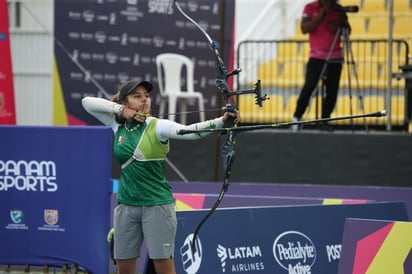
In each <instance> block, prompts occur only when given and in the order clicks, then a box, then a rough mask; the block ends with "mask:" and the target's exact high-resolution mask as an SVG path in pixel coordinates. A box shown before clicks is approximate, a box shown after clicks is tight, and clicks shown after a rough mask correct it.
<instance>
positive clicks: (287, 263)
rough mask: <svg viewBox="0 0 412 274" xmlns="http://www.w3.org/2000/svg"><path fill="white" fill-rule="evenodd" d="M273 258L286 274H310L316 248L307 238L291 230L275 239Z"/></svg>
mask: <svg viewBox="0 0 412 274" xmlns="http://www.w3.org/2000/svg"><path fill="white" fill-rule="evenodd" d="M273 256H274V257H275V260H276V262H277V263H278V264H279V265H280V266H281V267H282V268H283V269H285V270H287V271H288V274H310V273H312V266H313V264H314V263H315V261H316V248H315V245H314V244H313V242H312V240H311V239H310V238H309V237H308V236H306V235H305V234H303V233H301V232H299V231H292V230H291V231H286V232H284V233H282V234H280V235H279V236H278V237H277V238H276V239H275V241H274V243H273Z"/></svg>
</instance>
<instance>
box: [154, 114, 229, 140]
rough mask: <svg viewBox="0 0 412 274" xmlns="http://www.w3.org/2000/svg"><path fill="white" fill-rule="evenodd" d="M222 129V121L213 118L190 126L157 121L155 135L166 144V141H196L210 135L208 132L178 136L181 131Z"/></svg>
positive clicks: (168, 121)
mask: <svg viewBox="0 0 412 274" xmlns="http://www.w3.org/2000/svg"><path fill="white" fill-rule="evenodd" d="M221 127H223V119H222V117H220V118H215V119H213V120H207V121H204V122H200V123H195V124H191V125H187V126H186V125H182V124H179V123H176V122H173V121H170V120H165V119H159V121H158V122H157V134H158V137H159V139H160V141H162V142H166V141H167V140H168V139H179V140H197V139H200V138H203V137H205V136H207V135H209V134H210V132H202V133H190V134H185V135H179V134H178V132H179V131H180V130H181V129H185V130H200V129H209V128H221Z"/></svg>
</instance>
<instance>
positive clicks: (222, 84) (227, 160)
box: [173, 0, 240, 252]
mask: <svg viewBox="0 0 412 274" xmlns="http://www.w3.org/2000/svg"><path fill="white" fill-rule="evenodd" d="M173 2H174V5H175V6H176V8H177V10H178V11H179V12H180V13H181V14H182V15H183V16H184V17H185V18H186V19H187V20H189V21H190V22H192V23H193V24H194V25H195V26H196V27H197V28H198V29H199V30H200V31H201V32H202V33H203V35H204V36H205V38H206V39H207V41H208V42H209V46H210V49H211V50H212V52H213V53H214V55H215V59H216V60H215V61H216V63H215V68H216V87H217V88H218V89H219V91H220V92H221V94H222V97H223V101H224V103H225V105H226V106H225V111H230V112H237V106H236V104H235V102H234V100H233V98H232V95H231V94H230V90H229V88H228V85H227V79H228V78H229V77H230V76H232V75H235V74H237V73H239V72H240V70H234V71H232V72H231V73H228V72H227V69H226V66H225V64H224V62H223V60H222V58H221V56H220V53H219V47H218V44H217V43H216V42H215V41H213V40H212V38H211V37H210V36H209V34H208V33H207V32H206V31H205V30H204V29H203V28H202V27H201V26H200V25H199V24H198V23H197V22H196V21H195V20H193V19H192V18H191V17H190V16H189V15H188V14H187V13H185V12H184V11H183V9H182V8H181V7H180V5H179V4H178V3H177V1H176V0H174V1H173ZM234 126H235V125H234V118H233V117H229V118H228V119H227V120H226V122H225V127H226V128H233V127H234ZM235 135H236V132H235V131H232V130H229V131H228V132H227V133H226V138H225V141H224V143H223V146H222V152H221V153H222V158H223V168H224V172H225V176H224V180H223V185H222V189H221V191H220V194H219V196H218V198H217V200H216V202H215V203H214V205H213V206H212V207H211V209H210V210H209V212H208V213H207V215H206V216H205V217H204V218H203V219H202V220H201V221H200V223H199V224H198V225H197V227H196V229H195V231H194V233H193V238H192V252H196V250H195V248H196V245H195V243H196V237H197V235H198V233H199V231H200V228H201V227H202V226H203V224H204V223H205V222H206V220H207V219H208V218H209V217H210V216H211V215H212V214H213V212H214V211H215V210H216V209H217V208H218V206H219V204H220V202H221V201H222V199H223V197H224V195H225V193H226V191H227V189H228V186H229V179H230V174H231V170H232V165H233V161H234V159H235V150H234V145H235Z"/></svg>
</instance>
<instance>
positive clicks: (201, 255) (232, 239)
mask: <svg viewBox="0 0 412 274" xmlns="http://www.w3.org/2000/svg"><path fill="white" fill-rule="evenodd" d="M206 213H207V211H204V210H196V211H195V210H192V211H179V212H177V218H178V229H177V238H176V248H175V264H176V271H177V273H187V274H195V273H198V274H201V273H215V274H218V273H225V274H227V273H255V274H256V273H262V274H263V273H268V274H269V273H278V274H282V273H285V274H286V273H287V274H309V273H337V270H338V263H339V259H340V254H341V249H342V235H343V227H344V222H345V219H346V218H349V217H360V218H373V219H385V220H400V221H406V220H407V213H406V209H405V205H404V204H403V203H369V204H349V205H320V206H318V205H314V206H291V207H286V206H283V207H261V208H238V209H219V210H217V211H216V212H215V213H214V215H213V216H212V217H211V218H209V219H208V221H207V222H206V223H205V224H204V226H203V227H202V229H201V230H200V233H199V235H198V238H196V241H194V242H193V231H194V230H195V228H196V226H197V224H198V223H199V222H200V221H201V220H202V218H203V217H204V216H205V214H206Z"/></svg>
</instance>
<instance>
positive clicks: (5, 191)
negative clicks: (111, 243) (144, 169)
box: [0, 126, 112, 273]
mask: <svg viewBox="0 0 412 274" xmlns="http://www.w3.org/2000/svg"><path fill="white" fill-rule="evenodd" d="M0 136H1V142H0V151H1V154H0V243H2V244H1V246H2V248H0V264H12V265H13V264H14V265H20V264H28V265H55V266H61V265H64V264H71V263H75V264H77V265H79V266H80V267H82V268H85V269H87V270H88V271H90V272H91V273H108V265H109V264H108V259H107V258H108V256H109V255H108V243H107V241H106V234H107V232H108V230H109V228H110V193H111V188H112V182H111V161H112V156H111V144H112V132H111V130H110V128H107V127H22V126H19V127H13V126H3V127H0Z"/></svg>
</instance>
